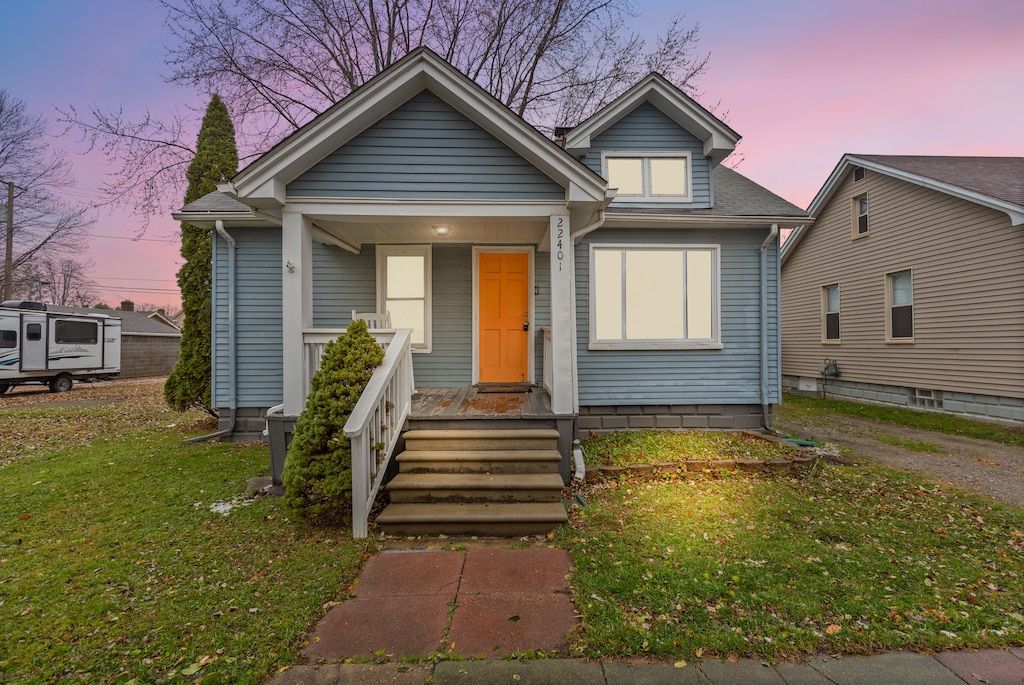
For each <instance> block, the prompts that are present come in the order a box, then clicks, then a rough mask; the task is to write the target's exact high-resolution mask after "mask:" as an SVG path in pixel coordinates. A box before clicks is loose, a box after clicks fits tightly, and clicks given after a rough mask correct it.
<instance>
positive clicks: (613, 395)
mask: <svg viewBox="0 0 1024 685" xmlns="http://www.w3.org/2000/svg"><path fill="white" fill-rule="evenodd" d="M765 235H766V230H731V231H717V232H716V231H710V230H659V231H651V230H631V231H621V230H620V231H605V230H601V231H597V232H596V233H594V234H591V236H588V237H587V238H586V239H584V241H583V242H581V243H580V245H579V246H577V248H576V255H575V256H576V293H577V294H576V312H577V335H578V337H577V346H578V347H577V349H578V364H579V385H580V404H581V405H583V406H596V405H616V404H617V405H630V404H634V405H638V404H757V403H759V402H760V400H761V398H760V392H761V338H760V336H761V331H760V325H761V323H760V322H761V305H760V288H761V285H760V284H761V280H760V244H761V241H763V240H764V237H765ZM591 243H626V244H634V243H635V244H659V243H660V244H665V243H672V244H717V245H719V246H720V250H721V252H720V259H721V281H720V296H721V319H722V321H721V335H722V344H723V349H721V350H590V349H588V346H589V342H590V337H589V335H590V333H589V330H590V328H589V327H590V299H589V295H588V290H589V284H590V280H589V279H590V244H591ZM768 263H769V273H768V287H769V303H770V306H769V312H770V316H769V319H768V321H769V329H770V330H771V329H773V328H775V327H777V322H778V287H777V271H776V267H775V265H776V264H777V258H776V252H775V250H774V249H772V250H770V251H769V253H768ZM775 330H776V331H777V328H775ZM775 335H777V333H776V332H774V331H773V335H772V336H770V337H769V388H770V395H769V401H770V402H773V403H774V402H778V401H779V383H780V382H781V381H780V380H778V379H780V375H779V373H780V372H779V356H778V347H777V338H776V337H775Z"/></svg>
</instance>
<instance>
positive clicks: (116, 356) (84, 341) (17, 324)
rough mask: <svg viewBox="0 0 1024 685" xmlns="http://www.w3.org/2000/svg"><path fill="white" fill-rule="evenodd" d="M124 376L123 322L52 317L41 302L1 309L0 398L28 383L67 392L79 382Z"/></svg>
mask: <svg viewBox="0 0 1024 685" xmlns="http://www.w3.org/2000/svg"><path fill="white" fill-rule="evenodd" d="M119 373H121V320H120V319H118V318H114V317H110V316H105V315H97V314H58V313H56V312H48V311H46V305H45V304H41V303H38V302H23V301H8V302H4V303H2V304H0V395H2V394H3V393H5V392H7V390H8V389H10V388H12V387H14V386H15V385H21V384H23V383H42V384H46V385H48V386H49V387H50V392H66V391H68V390H70V389H71V387H72V385H73V384H74V381H75V380H91V379H95V378H109V377H111V376H116V375H117V374H119Z"/></svg>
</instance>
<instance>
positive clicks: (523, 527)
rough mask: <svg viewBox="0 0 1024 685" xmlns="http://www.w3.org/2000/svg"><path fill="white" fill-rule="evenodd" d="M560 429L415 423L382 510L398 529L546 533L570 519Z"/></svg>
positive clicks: (385, 525) (380, 520)
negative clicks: (417, 425)
mask: <svg viewBox="0 0 1024 685" xmlns="http://www.w3.org/2000/svg"><path fill="white" fill-rule="evenodd" d="M557 445H558V431H557V430H553V429H536V428H531V429H510V430H481V429H453V430H411V431H408V432H407V433H406V434H405V446H406V451H405V452H403V453H402V454H399V455H398V456H397V457H396V460H397V462H398V465H399V474H398V475H397V476H396V477H395V478H393V479H392V480H391V482H390V483H388V486H387V487H388V490H389V492H390V493H391V504H390V505H388V506H387V507H386V508H385V509H384V511H382V512H381V514H380V515H379V516H378V517H377V524H378V525H379V526H380V528H381V529H382V530H383V531H384V532H385V533H388V534H391V535H437V534H446V535H499V536H506V535H507V536H518V535H539V534H543V533H547V532H550V531H551V530H553V529H554V528H555V527H556V526H557V525H558V524H560V523H563V522H565V521H567V520H568V516H567V515H566V513H565V507H564V506H562V503H561V492H562V487H563V482H562V477H561V475H559V472H558V466H559V463H560V461H561V455H560V454H559V452H558V449H557Z"/></svg>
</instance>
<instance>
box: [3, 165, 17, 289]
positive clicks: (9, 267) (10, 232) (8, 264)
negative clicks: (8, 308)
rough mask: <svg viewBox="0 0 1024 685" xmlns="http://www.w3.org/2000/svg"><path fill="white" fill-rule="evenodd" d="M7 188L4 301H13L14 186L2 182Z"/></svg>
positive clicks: (7, 182) (8, 182)
mask: <svg viewBox="0 0 1024 685" xmlns="http://www.w3.org/2000/svg"><path fill="white" fill-rule="evenodd" d="M0 183H3V184H5V185H6V186H7V244H6V246H5V252H4V297H3V299H4V300H9V299H11V292H12V290H13V286H14V283H13V281H14V184H13V183H11V182H10V181H0Z"/></svg>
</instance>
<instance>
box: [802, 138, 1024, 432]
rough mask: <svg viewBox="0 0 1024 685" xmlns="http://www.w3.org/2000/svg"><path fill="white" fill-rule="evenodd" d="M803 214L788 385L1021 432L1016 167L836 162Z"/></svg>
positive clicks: (977, 162) (978, 161)
mask: <svg viewBox="0 0 1024 685" xmlns="http://www.w3.org/2000/svg"><path fill="white" fill-rule="evenodd" d="M808 211H809V212H810V213H811V214H813V215H814V216H815V217H816V222H815V223H814V225H813V226H805V227H800V228H797V230H796V231H794V233H793V234H792V236H791V237H790V238H789V240H788V241H786V243H785V245H784V246H783V248H782V264H783V267H782V342H783V344H782V350H783V355H782V373H783V379H784V384H785V385H786V386H787V387H789V388H792V389H793V390H795V391H798V392H799V391H805V392H824V393H825V394H827V395H828V396H830V397H838V398H845V399H852V400H858V401H866V402H873V403H880V404H892V405H898V406H907V407H916V408H920V409H927V410H936V411H944V412H949V413H954V414H959V415H964V416H969V417H975V418H981V419H987V420H993V421H999V422H1005V423H1014V424H1022V423H1024V158H1020V157H920V156H912V157H907V156H887V155H845V156H844V157H843V158H842V159H841V160H840V162H839V164H838V166H836V168H835V170H834V171H833V172H832V175H831V176H829V178H828V180H827V181H826V183H825V185H824V186H823V187H822V189H821V191H820V192H819V193H818V195H817V196H816V197H815V198H814V201H813V202H812V203H811V206H810V208H809V210H808ZM826 359H827V360H832V361H834V363H835V366H834V367H833V368H832V369H830V370H829V372H828V373H826V372H824V371H823V369H825V368H826V364H825V360H826ZM831 371H837V372H838V375H833V374H832V373H831Z"/></svg>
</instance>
